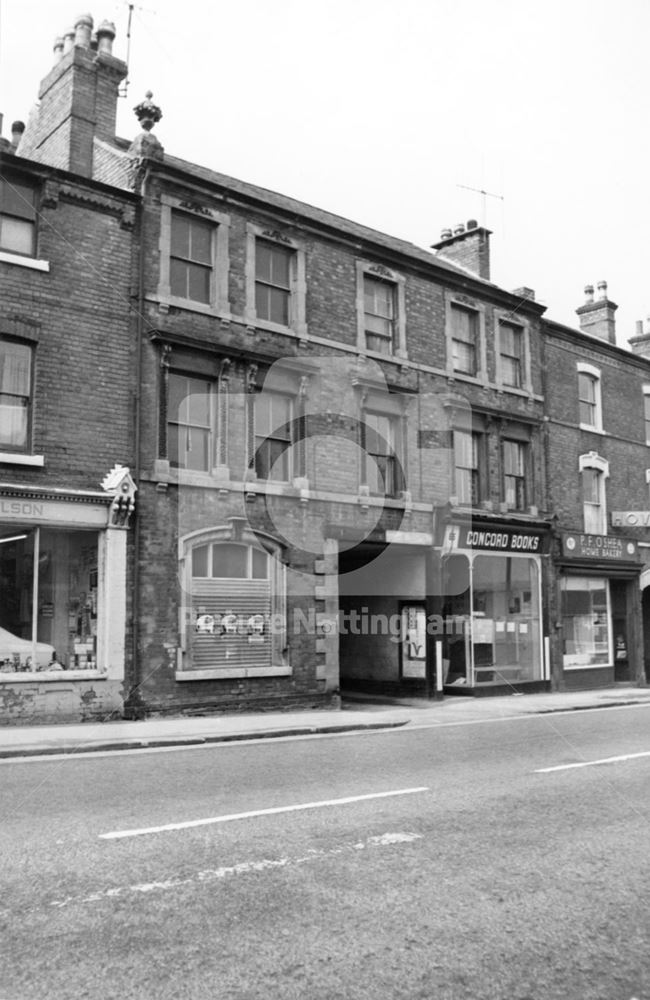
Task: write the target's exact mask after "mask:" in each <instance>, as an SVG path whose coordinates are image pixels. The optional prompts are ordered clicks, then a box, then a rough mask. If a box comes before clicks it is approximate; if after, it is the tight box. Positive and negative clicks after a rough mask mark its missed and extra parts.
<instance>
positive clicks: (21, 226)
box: [0, 177, 36, 257]
mask: <svg viewBox="0 0 650 1000" xmlns="http://www.w3.org/2000/svg"><path fill="white" fill-rule="evenodd" d="M0 250H6V251H9V252H10V253H18V254H24V255H25V256H28V257H33V256H34V254H35V252H36V192H35V190H34V188H33V187H31V186H30V185H29V184H24V183H22V182H21V181H18V180H12V179H11V178H8V177H2V178H0Z"/></svg>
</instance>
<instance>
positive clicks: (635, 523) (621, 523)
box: [612, 510, 650, 528]
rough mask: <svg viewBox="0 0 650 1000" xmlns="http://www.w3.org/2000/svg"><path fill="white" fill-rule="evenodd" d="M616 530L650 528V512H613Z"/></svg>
mask: <svg viewBox="0 0 650 1000" xmlns="http://www.w3.org/2000/svg"><path fill="white" fill-rule="evenodd" d="M612 525H613V526H614V527H615V528H650V510H613V511H612Z"/></svg>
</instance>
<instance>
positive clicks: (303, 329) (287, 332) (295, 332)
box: [242, 316, 307, 339]
mask: <svg viewBox="0 0 650 1000" xmlns="http://www.w3.org/2000/svg"><path fill="white" fill-rule="evenodd" d="M242 322H243V323H244V325H245V326H247V327H250V328H251V329H254V330H268V331H269V333H282V334H284V336H285V337H298V339H300V338H303V337H305V338H306V337H307V324H306V323H305V324H303V325H300V324H298V323H296V324H295V325H293V326H292V325H290V326H285V325H284V323H274V322H273V321H272V320H270V319H258V318H257V316H255V317H246V316H244V319H243V321H242Z"/></svg>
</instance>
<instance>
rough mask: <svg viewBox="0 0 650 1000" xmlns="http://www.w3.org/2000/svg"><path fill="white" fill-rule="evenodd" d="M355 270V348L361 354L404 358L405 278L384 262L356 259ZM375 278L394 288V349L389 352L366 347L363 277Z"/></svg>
mask: <svg viewBox="0 0 650 1000" xmlns="http://www.w3.org/2000/svg"><path fill="white" fill-rule="evenodd" d="M356 271H357V296H356V299H357V348H358V350H359V351H360V352H361V353H363V354H370V355H372V356H373V357H378V358H384V359H385V358H390V357H397V358H406V357H407V351H406V291H405V290H406V278H405V277H404V275H402V274H400V273H399V272H398V271H394V270H393V269H392V268H388V267H386V266H385V265H384V264H372V263H370V262H368V261H362V260H358V261H357V263H356ZM366 276H367V277H369V278H376V279H378V280H379V281H385V282H387V283H388V284H391V285H393V286H394V288H395V330H394V336H393V339H394V345H395V346H394V349H393V351H392V352H391V354H383V353H381V352H380V351H372V350H368V348H367V347H366V306H365V295H364V283H363V279H364V278H365V277H366Z"/></svg>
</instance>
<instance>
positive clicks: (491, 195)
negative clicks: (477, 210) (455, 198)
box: [456, 184, 505, 226]
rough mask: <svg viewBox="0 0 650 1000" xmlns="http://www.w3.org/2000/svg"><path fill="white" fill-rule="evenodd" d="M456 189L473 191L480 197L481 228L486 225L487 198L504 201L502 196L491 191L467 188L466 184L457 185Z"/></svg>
mask: <svg viewBox="0 0 650 1000" xmlns="http://www.w3.org/2000/svg"><path fill="white" fill-rule="evenodd" d="M456 187H459V188H463V189H464V190H465V191H474V193H475V194H480V195H481V216H482V218H481V224H482V225H483V226H485V225H486V223H487V202H486V199H487V198H498V199H499V200H500V201H504V200H505V199H504V196H503V195H502V194H494V192H493V191H485V190H484V188H475V187H468V185H467V184H457V185H456Z"/></svg>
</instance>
